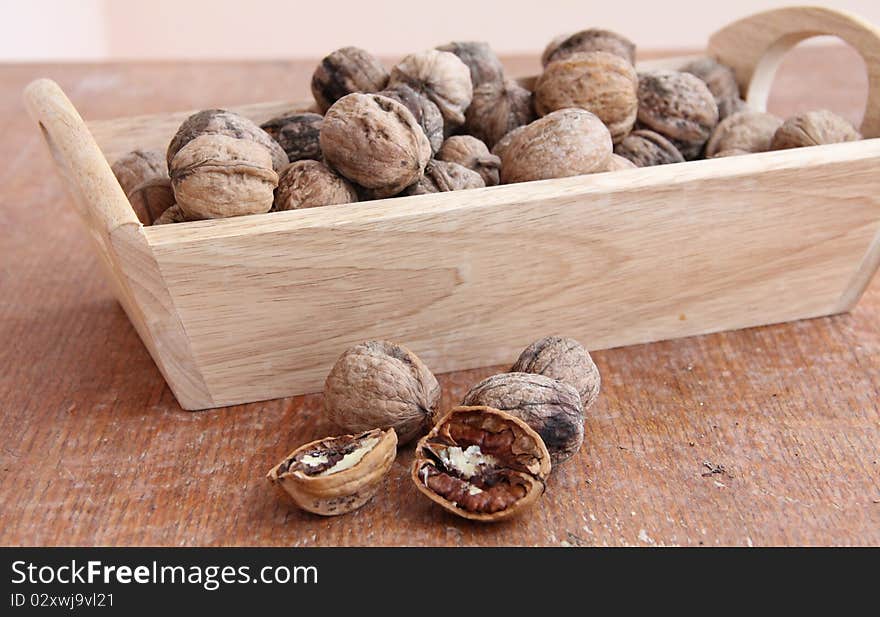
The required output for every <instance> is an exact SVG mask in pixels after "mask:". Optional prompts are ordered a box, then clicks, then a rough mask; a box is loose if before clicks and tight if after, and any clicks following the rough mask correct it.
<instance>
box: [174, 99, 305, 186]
mask: <svg viewBox="0 0 880 617" xmlns="http://www.w3.org/2000/svg"><path fill="white" fill-rule="evenodd" d="M201 135H226V136H227V137H235V138H237V139H247V140H250V141H252V142H254V143H257V144H260V145H261V146H263V147H264V148H266V149H267V150H268V151H269V155H270V156H271V157H272V167H273V168H274V169H275V171H281V169H282V168H284V166H285V165H287V163H288V161H287V153H285V152H284V149H283V148H282V147H281V146H280V145H279V144H278V142H277V141H275V140H274V139H272V136H271V135H269V133H267V132H266V131H264V130H263V129H261V128H260V127H259V126H257V125H256V124H255V123H254V122H252V121H251V120H250V119H248V118H245V117H244V116H242V115H239V114H236V113H233V112H231V111H226V110H224V109H206V110H204V111H200V112H198V113H195V114H193V115H191V116H190V117H189V118H187V119H186V120H184V121H183V124H181V125H180V128H179V129H177V133H176V134H175V135H174V137H173V138H172V139H171V143H170V144H168V151H167V152H166V153H165V160H166V162H167V163H168V169H169V170H170V169H171V160H172V159H173V158H174V156H175V155H176V154H177V152H178V151H179V150H180V149H181V148H183V147H184V146H185V145H186V144H188V143H189V142H190V141H192V140H193V139H195V138H196V137H199V136H201Z"/></svg>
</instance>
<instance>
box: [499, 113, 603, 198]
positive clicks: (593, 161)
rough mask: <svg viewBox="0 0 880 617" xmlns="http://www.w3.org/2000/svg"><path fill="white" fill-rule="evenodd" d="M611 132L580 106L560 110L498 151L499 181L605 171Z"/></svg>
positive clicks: (548, 115)
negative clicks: (579, 107)
mask: <svg viewBox="0 0 880 617" xmlns="http://www.w3.org/2000/svg"><path fill="white" fill-rule="evenodd" d="M611 149H612V144H611V134H610V133H609V132H608V129H607V128H605V125H604V124H602V121H601V120H599V118H598V117H596V116H595V115H594V114H592V113H590V112H588V111H585V110H583V109H560V110H559V111H554V112H553V113H550V114H547V115H546V116H544V117H543V118H541V119H540V120H535V121H534V122H532V123H531V124H529V125H528V126H526V127H525V128H523V130H521V131H518V132H517V133H516V134H515V135H513V136H512V138H511V140H510V143H509V144H507V145H506V146H505V147H504V149H503V150H502V152H501V155H500V156H501V181H502V182H503V183H504V184H509V183H512V182H528V181H529V180H546V179H549V178H564V177H568V176H577V175H580V174H589V173H594V172H599V171H605V168H606V167H607V166H608V159H609V157H610V156H611Z"/></svg>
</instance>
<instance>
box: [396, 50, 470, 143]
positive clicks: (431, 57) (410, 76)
mask: <svg viewBox="0 0 880 617" xmlns="http://www.w3.org/2000/svg"><path fill="white" fill-rule="evenodd" d="M398 84H405V85H407V86H409V87H411V88H412V89H414V90H416V91H417V92H421V93H422V94H424V95H425V96H427V97H428V98H429V99H431V100H432V101H433V102H434V104H435V105H437V108H438V109H440V113H441V114H442V116H443V122H444V127H445V129H444V130H445V132H446V134H447V135H448V134H450V133H452V131H453V130H455V129H456V128H458V127H459V126H461V125H462V124H464V112H465V110H466V109H467V108H468V106H469V105H470V104H471V99H472V98H473V95H474V90H473V85H472V84H471V71H470V69H469V68H468V67H467V65H466V64H465V63H464V62H462V61H461V60H460V59H459V58H458V56H456V55H455V54H453V53H450V52H448V51H439V50H437V49H428V50H426V51H422V52H419V53H416V54H411V55H409V56H406V57H405V58H404V59H403V60H401V61H400V62H399V63H398V64H397V66H395V67H394V68H393V69H392V70H391V79H390V80H389V82H388V85H389V87H394V86H397V85H398Z"/></svg>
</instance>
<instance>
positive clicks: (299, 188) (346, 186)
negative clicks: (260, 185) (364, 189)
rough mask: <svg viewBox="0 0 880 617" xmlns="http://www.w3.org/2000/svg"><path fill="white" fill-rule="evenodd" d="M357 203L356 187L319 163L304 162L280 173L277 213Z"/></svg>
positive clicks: (299, 162)
mask: <svg viewBox="0 0 880 617" xmlns="http://www.w3.org/2000/svg"><path fill="white" fill-rule="evenodd" d="M357 200H358V196H357V193H356V192H355V189H354V187H353V186H352V185H351V184H350V183H349V182H348V180H346V179H345V178H343V177H342V176H340V175H339V174H337V173H336V172H335V171H333V170H332V169H330V168H329V167H327V166H326V165H324V163H321V162H320V161H311V160H302V161H297V162H295V163H291V164H290V165H288V166H287V167H285V168H284V169H282V170H281V174H280V175H279V177H278V190H277V191H275V210H276V211H278V212H281V211H284V210H299V209H301V208H315V207H318V206H331V205H334V204H348V203H353V202H356V201H357Z"/></svg>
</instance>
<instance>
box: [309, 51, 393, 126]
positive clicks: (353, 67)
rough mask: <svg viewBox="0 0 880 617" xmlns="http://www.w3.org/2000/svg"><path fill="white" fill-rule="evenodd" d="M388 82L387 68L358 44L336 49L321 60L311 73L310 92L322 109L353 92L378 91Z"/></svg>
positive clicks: (324, 109)
mask: <svg viewBox="0 0 880 617" xmlns="http://www.w3.org/2000/svg"><path fill="white" fill-rule="evenodd" d="M387 84H388V71H387V70H386V69H385V67H384V66H382V63H381V62H379V60H378V59H376V58H375V57H374V56H373V55H372V54H371V53H370V52H368V51H365V50H363V49H360V48H359V47H343V48H342V49H337V50H336V51H334V52H333V53H331V54H330V55H329V56H327V57H326V58H324V59H323V60H321V63H320V64H319V65H318V68H316V69H315V72H314V74H313V75H312V95H313V96H314V97H315V102H316V103H317V104H318V107H319V108H320V109H321V111H322V112H326V111H327V110H328V109H330V106H331V105H333V103H335V102H336V101H338V100H339V99H341V98H342V97H344V96H345V95H347V94H352V93H354V92H362V93H370V92H379V90H382V89H384V88H385V86H386V85H387Z"/></svg>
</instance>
